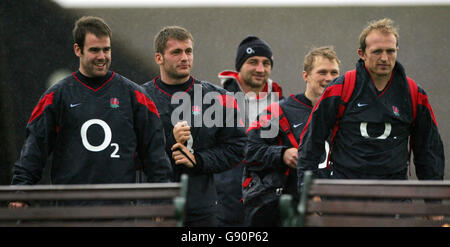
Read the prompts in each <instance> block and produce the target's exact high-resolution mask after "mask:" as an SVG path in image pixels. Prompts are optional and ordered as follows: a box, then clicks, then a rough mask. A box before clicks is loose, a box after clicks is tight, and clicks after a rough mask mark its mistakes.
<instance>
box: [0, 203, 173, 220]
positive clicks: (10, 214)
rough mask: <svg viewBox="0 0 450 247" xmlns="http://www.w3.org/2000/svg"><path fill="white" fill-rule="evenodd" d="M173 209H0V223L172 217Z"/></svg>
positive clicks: (138, 207) (70, 207) (133, 207)
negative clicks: (7, 221)
mask: <svg viewBox="0 0 450 247" xmlns="http://www.w3.org/2000/svg"><path fill="white" fill-rule="evenodd" d="M174 212H175V207H174V206H173V205H171V204H169V205H143V206H132V205H121V206H68V207H44V208H39V207H36V208H33V207H28V208H0V221H5V220H56V219H58V220H84V219H123V218H139V217H146V218H148V217H156V216H161V217H171V216H172V217H173V216H174Z"/></svg>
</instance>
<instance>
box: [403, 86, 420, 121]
mask: <svg viewBox="0 0 450 247" xmlns="http://www.w3.org/2000/svg"><path fill="white" fill-rule="evenodd" d="M406 78H407V81H408V86H409V94H410V96H411V103H412V112H413V122H414V121H415V120H416V115H417V97H418V96H419V87H418V86H417V84H416V82H415V81H414V80H413V79H411V78H409V77H406Z"/></svg>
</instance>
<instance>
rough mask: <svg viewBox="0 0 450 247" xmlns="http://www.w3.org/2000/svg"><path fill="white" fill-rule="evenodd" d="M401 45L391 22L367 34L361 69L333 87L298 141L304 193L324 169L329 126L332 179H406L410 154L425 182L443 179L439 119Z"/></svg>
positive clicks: (363, 40) (358, 65) (380, 23)
mask: <svg viewBox="0 0 450 247" xmlns="http://www.w3.org/2000/svg"><path fill="white" fill-rule="evenodd" d="M398 40H399V35H398V32H397V29H396V28H395V27H394V26H393V21H392V20H390V19H388V18H385V19H382V20H378V21H373V22H370V23H369V25H368V26H367V27H366V28H365V29H364V30H363V31H362V33H361V35H360V47H359V49H358V55H359V57H360V59H359V61H358V62H357V63H356V70H353V71H349V72H347V73H346V74H345V75H343V76H340V77H338V78H337V79H336V80H335V81H333V82H332V83H330V85H329V86H328V87H327V89H326V90H325V92H324V93H323V95H322V96H321V98H320V100H319V102H318V103H317V104H316V106H315V108H314V109H313V112H312V114H311V116H310V118H309V120H308V123H307V124H306V125H307V126H306V127H305V129H304V130H303V133H302V135H301V137H300V147H299V151H298V163H297V172H298V176H299V188H300V189H301V185H302V183H301V182H302V179H301V178H302V176H303V173H304V172H305V171H306V170H312V171H313V174H314V173H315V172H316V171H317V170H318V168H317V165H318V164H319V163H320V154H321V153H322V152H321V151H322V150H323V149H324V145H323V143H324V141H325V140H327V138H329V130H330V129H332V130H333V131H332V134H331V143H330V146H331V147H330V152H331V155H329V162H330V163H332V167H333V174H332V176H331V178H336V179H407V178H408V177H407V174H408V172H407V171H408V165H409V160H410V151H412V153H414V164H415V168H416V174H417V177H418V178H419V179H436V180H441V179H443V175H444V150H443V144H442V140H441V137H440V135H439V132H438V128H437V123H436V119H435V117H434V114H433V110H432V108H431V106H430V104H429V102H428V97H427V94H426V93H425V91H424V90H423V88H422V87H420V86H418V85H417V84H416V83H415V82H414V81H413V80H412V79H411V78H409V77H407V76H406V74H405V69H404V68H403V66H402V65H401V64H400V63H399V62H398V61H397V53H398ZM408 140H410V143H409V146H410V149H408Z"/></svg>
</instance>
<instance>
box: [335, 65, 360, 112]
mask: <svg viewBox="0 0 450 247" xmlns="http://www.w3.org/2000/svg"><path fill="white" fill-rule="evenodd" d="M355 84H356V70H355V69H354V70H350V71H347V72H345V76H344V85H342V93H341V100H342V102H343V104H342V103H341V104H340V105H339V112H338V118H341V117H342V115H343V114H344V110H345V107H346V104H347V103H348V101H349V100H350V98H351V97H352V94H353V90H354V89H355Z"/></svg>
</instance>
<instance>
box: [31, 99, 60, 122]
mask: <svg viewBox="0 0 450 247" xmlns="http://www.w3.org/2000/svg"><path fill="white" fill-rule="evenodd" d="M54 95H55V92H51V93H48V94H46V95H45V96H44V97H42V99H41V100H39V103H38V104H37V106H36V107H34V109H33V112H32V113H31V117H30V120H28V124H29V123H31V122H32V121H33V120H34V119H36V118H37V117H39V116H40V115H41V114H42V113H43V112H44V110H45V107H47V106H48V105H51V104H53V97H54Z"/></svg>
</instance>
